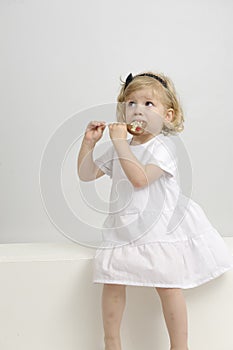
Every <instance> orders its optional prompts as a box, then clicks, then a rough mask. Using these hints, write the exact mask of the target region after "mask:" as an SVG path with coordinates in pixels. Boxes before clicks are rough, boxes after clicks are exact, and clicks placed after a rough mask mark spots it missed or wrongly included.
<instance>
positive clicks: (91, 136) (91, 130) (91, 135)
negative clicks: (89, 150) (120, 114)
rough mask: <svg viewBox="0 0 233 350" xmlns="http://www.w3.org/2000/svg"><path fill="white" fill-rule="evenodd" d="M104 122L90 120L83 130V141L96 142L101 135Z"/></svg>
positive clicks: (104, 125) (104, 126)
mask: <svg viewBox="0 0 233 350" xmlns="http://www.w3.org/2000/svg"><path fill="white" fill-rule="evenodd" d="M105 128H106V123H105V122H104V121H100V122H99V121H91V122H90V123H89V124H88V125H87V128H86V130H85V135H84V142H86V143H89V144H96V142H98V141H99V140H100V139H101V137H102V136H103V132H104V129H105Z"/></svg>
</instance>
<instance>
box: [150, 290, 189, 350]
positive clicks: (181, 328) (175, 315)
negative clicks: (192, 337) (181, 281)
mask: <svg viewBox="0 0 233 350" xmlns="http://www.w3.org/2000/svg"><path fill="white" fill-rule="evenodd" d="M156 290H157V292H158V294H159V296H160V299H161V302H162V308H163V314H164V319H165V322H166V325H167V329H168V333H169V337H170V343H171V348H170V350H188V320H187V318H188V317H187V309H186V302H185V298H184V295H183V292H182V289H180V288H156Z"/></svg>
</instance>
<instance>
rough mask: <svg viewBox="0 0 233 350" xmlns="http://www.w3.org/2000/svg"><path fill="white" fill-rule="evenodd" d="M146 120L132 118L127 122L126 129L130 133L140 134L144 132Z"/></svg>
mask: <svg viewBox="0 0 233 350" xmlns="http://www.w3.org/2000/svg"><path fill="white" fill-rule="evenodd" d="M146 126H147V122H146V121H145V120H133V121H132V122H131V123H130V124H127V130H128V132H129V133H130V134H132V135H141V134H143V133H144V131H145V128H146Z"/></svg>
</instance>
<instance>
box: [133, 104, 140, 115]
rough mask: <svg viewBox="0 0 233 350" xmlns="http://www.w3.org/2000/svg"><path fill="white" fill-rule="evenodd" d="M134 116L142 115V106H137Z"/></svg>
mask: <svg viewBox="0 0 233 350" xmlns="http://www.w3.org/2000/svg"><path fill="white" fill-rule="evenodd" d="M134 115H142V106H140V104H136V105H135V109H134Z"/></svg>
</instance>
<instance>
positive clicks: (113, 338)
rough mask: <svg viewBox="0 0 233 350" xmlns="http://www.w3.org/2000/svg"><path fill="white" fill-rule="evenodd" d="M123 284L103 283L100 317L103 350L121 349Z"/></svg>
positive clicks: (123, 305) (124, 293) (123, 304)
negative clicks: (101, 318) (101, 319)
mask: <svg viewBox="0 0 233 350" xmlns="http://www.w3.org/2000/svg"><path fill="white" fill-rule="evenodd" d="M125 300H126V291H125V285H119V284H104V286H103V292H102V317H103V326H104V342H105V350H121V339H120V325H121V320H122V316H123V311H124V308H125Z"/></svg>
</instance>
